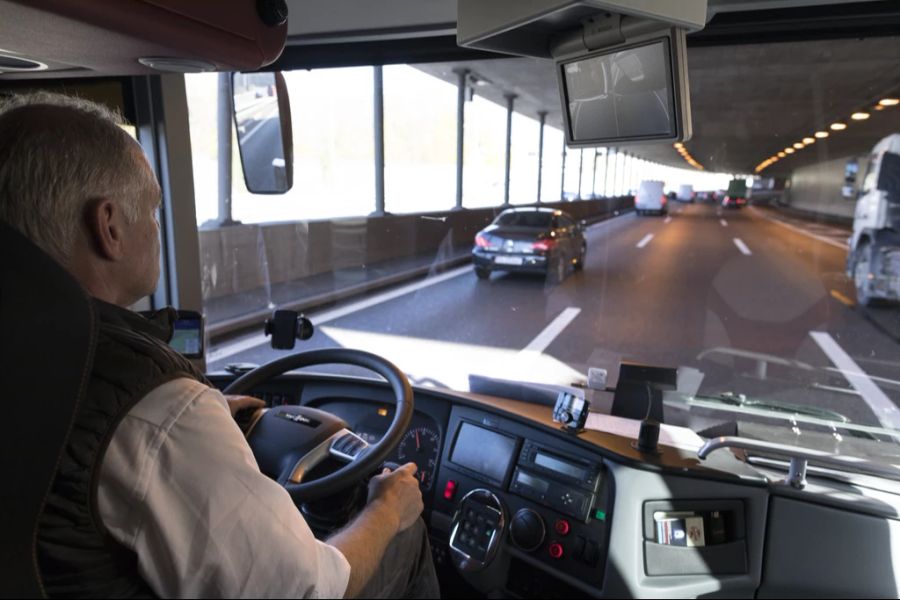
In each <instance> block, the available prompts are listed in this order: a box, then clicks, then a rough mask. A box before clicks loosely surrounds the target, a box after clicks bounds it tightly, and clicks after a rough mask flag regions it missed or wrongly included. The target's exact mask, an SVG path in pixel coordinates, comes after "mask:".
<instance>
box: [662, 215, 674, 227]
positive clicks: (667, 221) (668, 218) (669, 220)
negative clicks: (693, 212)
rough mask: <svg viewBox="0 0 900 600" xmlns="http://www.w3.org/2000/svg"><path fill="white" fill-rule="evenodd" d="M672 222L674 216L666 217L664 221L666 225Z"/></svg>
mask: <svg viewBox="0 0 900 600" xmlns="http://www.w3.org/2000/svg"><path fill="white" fill-rule="evenodd" d="M671 222H672V216H671V215H669V216H668V217H666V220H665V221H664V223H665V224H666V225H668V224H669V223H671Z"/></svg>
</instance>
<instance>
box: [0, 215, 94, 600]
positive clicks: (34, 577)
mask: <svg viewBox="0 0 900 600" xmlns="http://www.w3.org/2000/svg"><path fill="white" fill-rule="evenodd" d="M97 331H98V325H97V319H96V316H95V314H94V309H93V306H92V304H91V301H90V300H89V298H88V296H87V294H85V292H84V291H83V289H82V288H81V286H80V285H79V284H78V282H76V281H75V279H74V278H73V277H72V276H71V275H69V274H68V273H67V272H66V271H65V269H63V268H62V267H61V266H60V265H59V264H57V263H56V261H54V260H53V259H52V258H50V256H48V255H47V254H45V253H44V252H43V251H42V250H40V249H39V248H38V247H37V246H35V245H34V244H32V243H31V242H30V241H29V240H28V239H26V238H25V237H24V236H23V235H22V234H20V233H19V232H18V231H17V230H16V229H14V228H12V227H10V226H9V225H7V224H5V223H2V222H0V340H2V342H0V373H2V388H0V389H2V391H3V394H4V398H3V403H4V425H5V427H4V433H3V435H2V436H0V457H2V458H0V460H2V465H0V469H2V470H0V473H2V478H3V480H2V488H3V493H2V494H0V532H2V542H0V573H2V577H0V597H5V598H9V597H17V598H40V597H46V593H45V591H44V587H43V585H42V580H41V574H40V572H39V569H38V563H37V553H36V537H37V525H38V519H39V518H40V515H41V512H42V510H43V507H44V502H45V499H46V496H47V493H48V491H49V489H50V484H51V482H52V481H53V477H54V475H55V473H56V469H57V465H58V463H59V459H60V455H61V453H62V450H63V448H64V445H65V442H66V439H67V437H68V435H69V430H70V428H71V425H72V422H73V419H74V415H75V411H76V408H77V407H78V404H79V402H81V400H82V398H83V397H84V394H85V390H86V387H87V383H88V377H89V375H90V373H91V367H92V364H93V357H94V349H95V346H96V341H97Z"/></svg>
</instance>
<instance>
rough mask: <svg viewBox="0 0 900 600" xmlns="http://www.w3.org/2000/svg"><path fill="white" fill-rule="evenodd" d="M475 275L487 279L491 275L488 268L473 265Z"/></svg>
mask: <svg viewBox="0 0 900 600" xmlns="http://www.w3.org/2000/svg"><path fill="white" fill-rule="evenodd" d="M475 276H476V277H478V279H487V278H488V277H490V276H491V272H490V270H488V269H483V268H481V267H475Z"/></svg>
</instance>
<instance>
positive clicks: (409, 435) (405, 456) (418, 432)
mask: <svg viewBox="0 0 900 600" xmlns="http://www.w3.org/2000/svg"><path fill="white" fill-rule="evenodd" d="M440 445H441V436H440V435H438V433H437V432H436V431H434V430H432V429H429V428H428V427H416V428H415V429H410V430H409V431H407V432H406V435H405V436H403V440H401V441H400V446H399V447H398V448H397V458H398V459H399V462H400V464H406V463H408V462H414V463H416V466H417V467H419V470H418V471H416V478H417V479H418V480H419V485H420V486H421V488H422V489H423V490H430V489H431V484H432V483H434V470H435V469H436V468H437V461H438V451H439V449H440Z"/></svg>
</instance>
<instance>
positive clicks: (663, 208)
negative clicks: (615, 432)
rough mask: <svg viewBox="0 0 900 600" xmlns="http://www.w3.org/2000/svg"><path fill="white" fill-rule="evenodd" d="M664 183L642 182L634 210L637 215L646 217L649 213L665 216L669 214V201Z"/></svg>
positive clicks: (635, 199)
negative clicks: (664, 189) (664, 190)
mask: <svg viewBox="0 0 900 600" xmlns="http://www.w3.org/2000/svg"><path fill="white" fill-rule="evenodd" d="M664 185H665V184H664V183H663V182H662V181H651V180H647V181H642V182H641V187H640V188H638V193H637V196H635V198H634V209H635V211H637V214H639V215H644V214H647V213H648V212H655V213H656V214H660V215H664V214H666V213H667V212H668V199H667V198H666V194H665V193H664V192H663V187H664Z"/></svg>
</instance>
